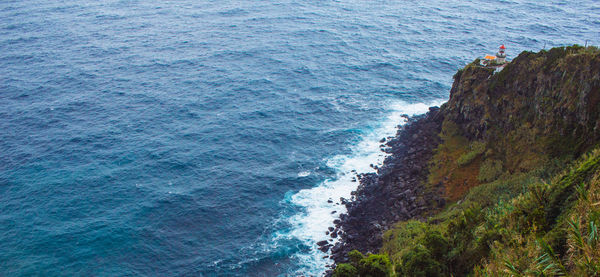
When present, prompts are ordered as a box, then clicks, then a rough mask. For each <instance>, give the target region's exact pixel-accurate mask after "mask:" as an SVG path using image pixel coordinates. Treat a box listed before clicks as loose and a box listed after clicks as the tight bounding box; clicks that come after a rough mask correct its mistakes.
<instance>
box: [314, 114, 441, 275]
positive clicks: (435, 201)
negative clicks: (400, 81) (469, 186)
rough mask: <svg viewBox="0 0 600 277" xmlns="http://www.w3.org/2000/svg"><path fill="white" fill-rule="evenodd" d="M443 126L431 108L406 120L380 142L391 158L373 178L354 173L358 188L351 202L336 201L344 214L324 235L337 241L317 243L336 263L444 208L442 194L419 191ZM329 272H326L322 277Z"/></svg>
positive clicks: (376, 245)
mask: <svg viewBox="0 0 600 277" xmlns="http://www.w3.org/2000/svg"><path fill="white" fill-rule="evenodd" d="M442 121H443V117H442V116H441V114H440V112H439V107H430V108H429V111H428V112H427V113H425V114H422V115H417V116H413V117H409V118H408V122H407V123H406V124H404V125H402V126H399V129H398V130H397V132H396V134H395V136H394V137H392V138H391V139H389V140H387V139H385V138H384V139H382V140H381V141H380V142H381V143H384V144H385V146H386V148H385V152H386V153H388V154H389V156H388V157H386V159H385V160H384V161H383V165H382V166H381V167H378V168H377V167H376V168H375V169H376V173H365V174H358V175H357V179H358V181H359V185H358V187H357V189H356V190H355V191H353V192H352V193H351V195H352V196H351V198H350V199H340V200H341V203H342V204H343V205H345V207H346V209H347V212H346V213H342V214H340V216H339V218H337V219H335V220H334V221H333V226H332V227H329V231H328V233H327V234H328V235H329V236H330V237H331V238H338V241H337V242H336V243H335V244H331V243H330V242H328V241H319V242H318V243H317V245H318V246H319V249H320V250H321V251H322V252H324V253H330V256H329V257H330V258H331V259H332V260H333V261H334V263H335V264H339V263H344V262H347V261H348V257H347V253H348V252H350V251H352V250H355V249H356V250H359V251H361V252H362V253H367V252H372V253H376V252H377V250H378V249H379V248H380V247H381V245H382V234H383V233H384V232H385V231H386V230H388V229H389V228H391V227H392V226H393V225H394V224H395V223H396V222H398V221H401V220H408V219H421V216H422V215H424V214H425V213H427V212H428V211H431V210H435V209H437V208H440V207H443V206H444V204H445V200H444V198H443V197H441V193H439V192H433V193H432V192H426V191H425V190H424V187H423V183H424V182H425V181H426V176H427V173H428V171H427V161H428V160H429V159H430V158H431V156H432V155H433V150H434V149H435V148H436V147H437V145H438V144H439V143H440V141H441V140H440V138H439V136H438V133H439V132H440V130H441V123H442ZM390 207H394V208H393V209H390ZM333 266H334V265H329V266H328V267H329V268H332V267H333ZM331 273H332V271H331V269H329V270H328V271H327V272H326V275H330V274H331Z"/></svg>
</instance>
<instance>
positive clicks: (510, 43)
mask: <svg viewBox="0 0 600 277" xmlns="http://www.w3.org/2000/svg"><path fill="white" fill-rule="evenodd" d="M599 32H600V4H599V3H598V2H597V1H596V0H581V1H533V0H500V1H487V0H486V1H484V0H467V1H457V0H450V1H448V0H445V1H442V0H431V1H411V0H401V1H380V0H374V1H355V0H319V1H315V0H280V1H267V0H256V1H241V0H219V1H215V0H195V1H192V0H178V1H137V0H103V1H91V0H79V1H73V0H61V1H40V0H26V1H12V0H3V1H0V276H321V275H322V274H323V273H324V272H325V270H327V267H326V266H327V265H328V264H330V263H331V260H330V259H329V258H328V257H327V255H328V254H327V253H322V252H320V251H319V250H318V249H317V245H316V242H318V241H321V240H326V239H328V238H329V237H328V236H327V235H326V231H327V229H328V227H329V226H332V225H333V224H332V221H333V220H334V219H336V218H337V216H338V215H339V214H340V213H343V212H344V211H345V208H344V206H343V205H341V204H340V198H350V195H351V191H352V190H354V189H356V186H357V182H355V181H354V177H355V175H356V173H366V172H373V171H374V169H373V166H376V165H379V164H381V162H382V161H383V159H384V158H385V153H384V152H382V151H381V148H382V143H381V139H382V138H386V137H389V136H393V135H394V134H395V133H396V130H397V128H398V126H400V125H402V124H404V122H405V118H404V116H406V115H408V116H412V115H417V114H422V113H424V112H426V111H427V110H428V107H430V106H436V105H440V104H442V103H443V102H445V101H446V100H447V99H448V97H449V91H450V88H451V85H452V76H453V75H454V73H455V72H456V71H457V70H458V69H459V68H461V67H463V66H465V65H466V64H468V63H470V62H471V61H473V60H474V59H475V58H478V57H482V56H484V55H486V54H494V53H495V52H496V51H497V49H498V46H500V45H501V44H504V45H505V46H506V48H507V53H508V58H509V60H510V59H511V58H514V57H516V56H517V55H518V53H520V52H521V51H525V50H527V51H539V50H540V49H544V48H546V49H548V48H550V47H554V46H562V45H571V44H580V45H585V44H587V45H598V44H599V43H600V33H599ZM332 243H335V241H332Z"/></svg>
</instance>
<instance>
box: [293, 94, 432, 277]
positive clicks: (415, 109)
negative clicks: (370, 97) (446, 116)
mask: <svg viewBox="0 0 600 277" xmlns="http://www.w3.org/2000/svg"><path fill="white" fill-rule="evenodd" d="M439 104H441V101H437V102H434V103H428V104H424V103H419V104H408V103H405V102H402V101H399V102H395V103H392V104H391V105H390V107H389V110H391V113H390V115H389V116H388V117H387V118H386V119H385V120H384V121H383V122H381V124H380V125H379V126H375V128H372V130H370V131H368V132H366V133H365V134H364V135H363V136H362V138H361V139H360V140H359V142H358V143H357V144H356V145H354V146H353V147H352V152H351V153H352V154H350V155H338V156H334V157H332V158H330V159H329V160H328V161H327V165H328V166H329V167H331V168H335V169H336V171H337V176H336V178H334V179H329V180H325V181H324V182H323V183H321V184H319V185H318V186H316V187H314V188H311V189H304V190H301V191H299V192H298V193H296V194H294V195H292V196H291V198H290V199H289V201H290V202H291V204H293V205H296V206H298V207H301V208H303V209H302V210H303V212H301V213H298V214H296V215H295V216H292V217H290V218H289V219H288V220H289V224H290V225H291V226H292V230H291V231H290V233H289V234H285V236H286V237H287V236H289V237H293V238H296V239H299V240H300V241H302V242H303V243H305V244H306V245H308V246H309V247H310V248H311V251H310V253H303V254H298V255H297V256H296V257H295V258H297V259H299V260H300V263H301V264H302V265H303V268H302V269H300V271H302V272H298V273H302V274H308V275H316V276H318V275H321V274H323V272H324V271H325V269H326V268H325V266H326V265H327V264H329V263H331V261H330V260H329V259H323V256H325V254H324V253H322V252H321V251H320V250H318V248H317V245H316V243H317V242H318V241H322V240H327V239H329V236H327V235H326V234H325V232H326V231H327V228H328V227H329V226H332V225H333V224H332V222H333V220H335V219H336V218H338V216H339V214H340V213H345V212H346V207H345V206H344V205H341V204H339V202H340V201H339V199H340V197H344V198H347V199H348V198H350V195H351V194H350V193H351V192H352V191H353V190H355V189H356V187H357V185H358V182H353V181H352V179H353V178H355V176H356V172H358V173H368V172H374V171H375V170H374V169H373V168H372V167H371V166H370V165H371V164H373V165H381V163H382V162H383V160H384V159H385V157H386V156H387V154H386V153H384V152H382V151H381V149H380V145H381V142H380V140H381V138H384V137H390V136H394V135H395V134H396V131H397V128H396V127H397V126H398V125H402V124H404V123H406V120H405V118H403V115H405V114H406V115H409V116H413V115H418V114H422V113H425V112H427V110H428V108H429V107H430V106H435V105H439ZM353 170H356V172H353ZM300 174H303V173H302V172H301V173H300ZM300 174H299V175H300ZM329 199H331V200H333V203H328V201H327V200H329ZM333 211H336V212H335V213H332V212H333ZM335 242H336V240H334V241H333V242H332V244H334V243H335Z"/></svg>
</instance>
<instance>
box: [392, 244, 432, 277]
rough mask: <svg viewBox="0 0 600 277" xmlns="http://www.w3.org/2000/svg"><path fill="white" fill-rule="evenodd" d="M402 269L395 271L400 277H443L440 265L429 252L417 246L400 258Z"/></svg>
mask: <svg viewBox="0 0 600 277" xmlns="http://www.w3.org/2000/svg"><path fill="white" fill-rule="evenodd" d="M402 260H403V263H402V267H401V268H399V269H397V273H398V275H401V276H414V277H419V276H423V277H425V276H427V277H434V276H443V271H442V265H441V264H440V263H439V262H438V261H436V260H435V259H434V258H433V256H432V255H431V252H430V251H429V250H428V249H427V248H425V247H424V246H422V245H417V246H415V247H414V248H412V249H411V251H409V252H408V253H406V254H405V255H404V256H403V257H402Z"/></svg>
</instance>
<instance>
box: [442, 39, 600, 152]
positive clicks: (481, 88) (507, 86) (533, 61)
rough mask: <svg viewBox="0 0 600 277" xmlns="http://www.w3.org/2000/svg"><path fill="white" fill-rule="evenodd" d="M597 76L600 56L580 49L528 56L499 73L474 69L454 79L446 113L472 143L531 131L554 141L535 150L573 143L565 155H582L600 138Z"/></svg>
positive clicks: (557, 50) (562, 49)
mask: <svg viewBox="0 0 600 277" xmlns="http://www.w3.org/2000/svg"><path fill="white" fill-rule="evenodd" d="M598 72H600V55H598V54H597V53H595V54H594V53H587V52H586V51H584V50H582V49H581V47H566V48H553V49H551V50H549V51H540V52H539V53H532V52H523V53H521V54H520V55H519V56H518V57H516V58H515V59H514V60H513V61H512V62H511V63H509V64H508V65H506V67H505V68H504V69H503V70H502V71H500V72H499V73H496V74H493V70H490V69H489V68H483V67H479V66H476V65H475V64H470V65H468V66H466V67H465V68H464V69H462V70H461V71H459V72H458V73H457V74H456V75H455V76H454V77H455V81H454V84H453V85H452V89H451V91H450V99H449V100H448V102H447V103H446V104H444V105H443V106H442V107H441V113H442V114H443V116H444V117H445V118H447V119H448V120H450V121H452V122H454V123H456V124H457V126H459V127H460V128H461V130H462V131H463V133H464V135H465V136H467V137H469V138H470V139H478V140H488V141H490V140H494V139H496V140H498V139H501V136H506V134H509V133H510V132H520V131H519V128H522V127H523V126H526V127H527V128H528V129H530V130H531V132H530V134H528V135H530V136H538V137H545V138H549V140H548V141H539V142H536V145H542V146H551V145H553V144H555V142H556V141H554V140H558V141H561V140H562V141H572V142H573V143H572V144H573V145H571V147H569V148H565V149H564V150H565V151H575V152H581V151H583V150H585V149H586V148H588V147H589V146H590V144H591V143H593V142H595V141H597V140H598V139H599V138H600V75H599V73H598ZM553 138H554V140H553ZM544 150H547V149H540V151H544ZM551 154H552V153H551Z"/></svg>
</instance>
